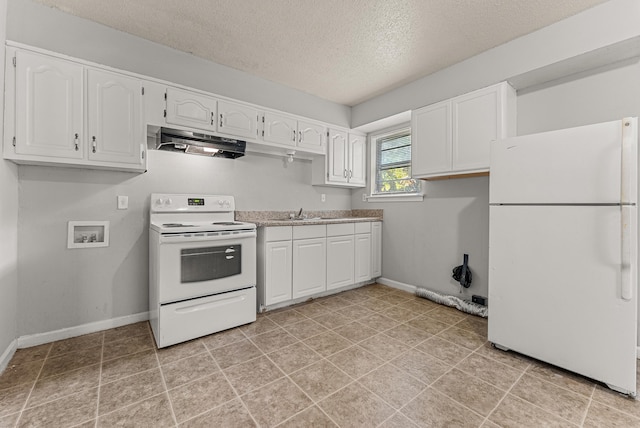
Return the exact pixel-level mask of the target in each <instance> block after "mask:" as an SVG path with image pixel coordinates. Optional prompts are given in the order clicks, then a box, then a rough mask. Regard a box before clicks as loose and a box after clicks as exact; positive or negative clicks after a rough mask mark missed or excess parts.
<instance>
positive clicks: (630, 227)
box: [620, 205, 635, 301]
mask: <svg viewBox="0 0 640 428" xmlns="http://www.w3.org/2000/svg"><path fill="white" fill-rule="evenodd" d="M632 211H633V212H635V210H634V209H633V208H632V207H630V206H625V205H622V206H621V207H620V243H621V245H620V250H621V258H620V264H621V265H620V273H621V284H620V285H621V288H620V297H621V298H622V300H625V301H630V300H631V299H632V298H633V279H634V276H635V275H634V273H635V272H634V270H635V268H634V267H633V261H632V260H631V253H632V249H631V245H632V242H631V237H632V234H634V233H635V230H634V229H635V227H634V225H635V222H633V219H632V218H631V214H632Z"/></svg>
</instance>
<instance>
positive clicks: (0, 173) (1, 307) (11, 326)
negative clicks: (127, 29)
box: [0, 0, 18, 369]
mask: <svg viewBox="0 0 640 428" xmlns="http://www.w3.org/2000/svg"><path fill="white" fill-rule="evenodd" d="M6 12H7V2H6V0H0V44H4V39H5V33H6V25H5V24H6ZM0 58H1V59H2V63H4V51H3V52H2V53H0ZM0 82H4V67H0ZM1 85H2V84H1V83H0V87H1ZM3 111H4V105H3V104H0V117H3V115H4V114H3ZM2 125H3V124H2V121H0V135H4V133H3V132H2ZM17 227H18V170H17V168H16V166H15V165H14V164H12V163H11V162H8V161H5V160H0V236H2V238H1V239H0V356H2V354H3V353H4V352H5V350H6V349H8V348H9V346H10V345H11V343H12V342H13V340H14V339H15V338H16V333H17V330H16V319H17V312H16V305H17V301H18V298H17V292H18V269H17V254H18V243H17V242H18V233H17ZM2 363H3V361H1V360H0V366H1V365H2ZM0 369H1V367H0Z"/></svg>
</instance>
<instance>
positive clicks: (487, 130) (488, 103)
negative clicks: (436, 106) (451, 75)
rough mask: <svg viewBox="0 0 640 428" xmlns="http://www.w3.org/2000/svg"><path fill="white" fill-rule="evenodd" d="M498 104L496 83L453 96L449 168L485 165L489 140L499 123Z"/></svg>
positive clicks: (484, 167)
mask: <svg viewBox="0 0 640 428" xmlns="http://www.w3.org/2000/svg"><path fill="white" fill-rule="evenodd" d="M499 104H500V96H499V87H497V86H493V87H490V88H487V89H481V90H479V91H475V92H471V93H469V94H466V95H463V96H460V97H457V98H454V99H453V101H452V104H451V105H452V118H453V161H452V169H453V171H468V170H488V169H489V156H490V146H491V141H494V140H496V139H497V138H498V137H499V135H498V130H499V129H501V127H502V124H501V123H499V120H501V115H499V114H498V111H499V109H500V105H499Z"/></svg>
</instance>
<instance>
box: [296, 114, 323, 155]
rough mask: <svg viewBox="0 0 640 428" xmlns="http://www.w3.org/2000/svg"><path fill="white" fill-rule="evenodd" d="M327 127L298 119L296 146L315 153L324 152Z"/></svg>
mask: <svg viewBox="0 0 640 428" xmlns="http://www.w3.org/2000/svg"><path fill="white" fill-rule="evenodd" d="M326 135H327V127H326V126H324V125H321V124H319V123H313V122H307V121H304V120H299V121H298V147H299V148H301V149H305V150H307V151H311V152H316V153H323V154H324V153H325V138H326Z"/></svg>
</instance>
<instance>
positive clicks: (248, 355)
mask: <svg viewBox="0 0 640 428" xmlns="http://www.w3.org/2000/svg"><path fill="white" fill-rule="evenodd" d="M211 355H213V358H215V360H216V361H217V363H218V364H219V365H220V368H222V369H225V368H227V367H230V366H233V365H235V364H239V363H242V362H245V361H248V360H250V359H252V358H256V357H259V356H260V355H262V351H261V350H260V349H258V347H257V346H256V345H254V344H253V343H251V342H250V341H249V340H242V341H240V342H236V343H232V344H231V345H226V346H222V347H220V348H216V349H212V350H211Z"/></svg>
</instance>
